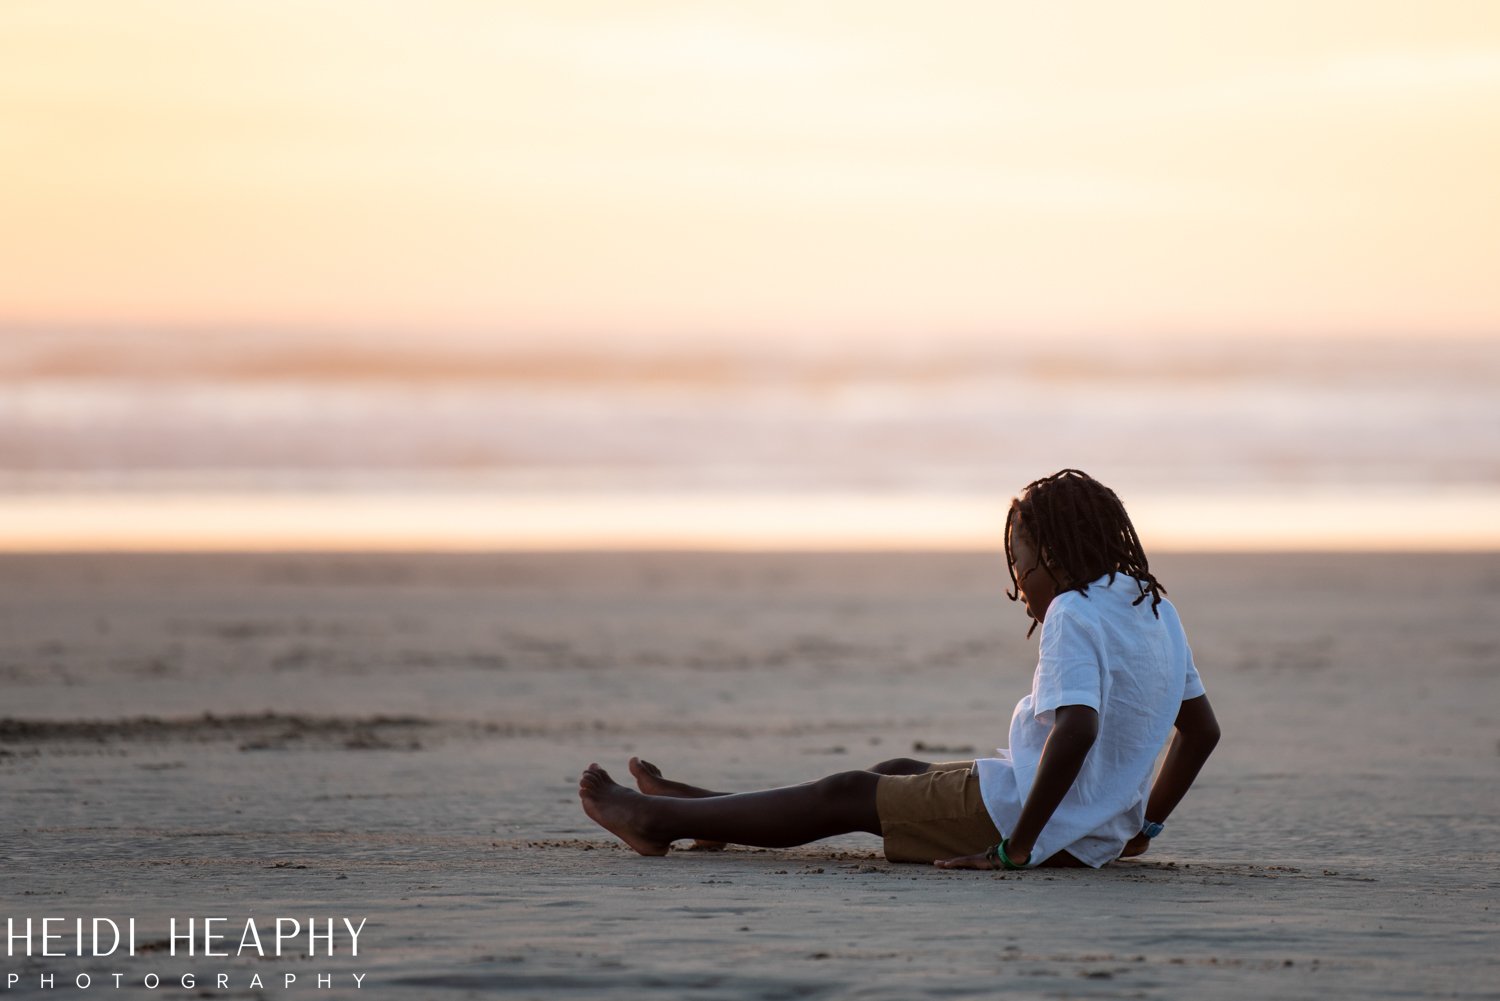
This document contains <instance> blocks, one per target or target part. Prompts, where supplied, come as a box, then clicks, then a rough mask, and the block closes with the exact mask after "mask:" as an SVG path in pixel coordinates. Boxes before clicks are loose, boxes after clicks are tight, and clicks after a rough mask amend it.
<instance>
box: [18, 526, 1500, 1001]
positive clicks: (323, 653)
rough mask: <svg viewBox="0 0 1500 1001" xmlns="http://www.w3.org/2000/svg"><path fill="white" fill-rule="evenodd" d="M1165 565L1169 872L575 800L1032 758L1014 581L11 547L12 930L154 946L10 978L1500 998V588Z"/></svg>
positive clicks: (1471, 568) (1376, 570) (734, 993)
mask: <svg viewBox="0 0 1500 1001" xmlns="http://www.w3.org/2000/svg"><path fill="white" fill-rule="evenodd" d="M1157 567H1158V569H1159V573H1160V576H1161V578H1162V579H1163V581H1164V582H1165V583H1166V584H1167V586H1168V588H1169V589H1170V590H1171V592H1172V598H1173V600H1174V601H1175V602H1176V603H1177V605H1178V608H1179V609H1180V610H1181V612H1182V614H1183V617H1184V620H1185V622H1186V625H1187V628H1188V633H1189V638H1190V640H1191V641H1192V643H1193V648H1194V652H1195V654H1196V657H1197V661H1198V663H1199V666H1200V668H1201V670H1202V672H1203V675H1204V680H1205V683H1206V684H1207V686H1208V690H1209V692H1210V694H1211V696H1212V698H1213V701H1214V705H1215V708H1216V710H1217V711H1218V714H1219V717H1220V721H1221V723H1222V724H1223V727H1224V730H1225V739H1224V742H1223V744H1221V746H1220V749H1219V751H1218V753H1217V754H1216V755H1215V757H1214V758H1213V760H1212V761H1211V762H1210V764H1209V766H1208V768H1207V770H1206V771H1205V773H1204V775H1203V776H1202V778H1201V779H1200V780H1199V783H1198V786H1197V787H1195V789H1194V790H1193V792H1192V794H1191V795H1190V796H1189V798H1188V799H1187V800H1186V801H1185V803H1184V804H1183V806H1182V807H1181V808H1180V809H1179V810H1178V812H1177V813H1176V814H1175V815H1174V816H1173V817H1172V819H1171V822H1170V823H1169V825H1168V829H1167V833H1166V834H1164V835H1163V837H1162V838H1161V839H1160V842H1159V844H1158V845H1157V846H1155V847H1154V848H1153V850H1152V852H1151V853H1150V854H1149V855H1147V856H1145V857H1144V858H1143V859H1141V860H1136V861H1132V862H1127V863H1117V864H1115V865H1112V866H1109V867H1106V868H1105V869H1103V870H1099V871H1067V870H1061V871H1059V870H1050V871H1047V872H1045V873H1043V872H1026V873H1019V874H989V873H955V872H939V871H936V870H929V869H926V868H923V867H917V866H899V865H891V864H889V863H886V862H885V861H884V860H883V859H882V858H881V857H880V854H879V842H878V841H877V840H876V839H874V838H871V837H868V836H864V835H851V836H848V837H844V838H838V839H835V840H833V841H829V842H823V843H820V844H817V845H810V846H806V847H804V848H799V849H795V850H785V851H781V850H777V851H757V850H750V849H735V848H731V849H730V850H728V851H726V852H723V853H704V852H690V851H674V852H673V853H672V854H671V855H669V856H668V857H666V858H660V859H658V858H641V857H638V856H636V855H634V854H633V853H631V852H629V851H628V850H626V849H624V848H623V847H622V846H621V845H620V844H619V843H618V842H616V841H615V840H614V839H613V838H611V837H610V836H608V835H607V834H605V833H604V832H603V831H600V830H599V829H597V828H595V827H594V826H593V825H592V824H591V823H590V822H589V821H588V820H587V818H586V817H584V815H583V813H582V811H581V810H580V809H579V807H578V801H577V797H576V792H575V788H576V783H577V775H578V772H579V770H580V769H581V768H582V767H583V766H584V765H586V764H587V763H588V762H589V761H593V760H597V761H599V762H601V763H602V764H604V765H605V766H606V767H607V768H610V769H611V770H612V771H613V772H614V773H615V775H616V777H617V778H620V779H624V778H625V775H626V773H625V761H626V759H627V758H628V757H629V756H630V755H631V754H637V753H638V754H642V755H644V756H646V757H648V758H650V759H651V760H653V761H655V762H657V763H658V764H660V765H661V766H662V768H663V769H664V770H665V772H666V773H667V774H668V776H670V777H677V778H682V779H686V780H689V781H694V782H700V783H702V784H705V785H710V786H716V787H727V788H752V787H759V786H765V785H771V784H779V783H783V782H788V781H800V780H803V779H808V778H814V777H817V776H819V775H822V774H826V773H828V772H832V771H839V770H844V769H848V768H854V767H860V766H862V765H867V764H871V763H873V762H875V761H879V760H882V759H884V758H890V757H898V756H915V757H927V758H931V759H947V758H953V757H961V756H966V755H969V754H986V753H991V749H992V748H993V747H994V745H995V744H996V743H1003V741H1004V737H1005V730H1006V725H1007V722H1008V719H1009V715H1010V711H1011V707H1012V706H1013V705H1014V703H1015V701H1016V699H1017V698H1019V697H1020V695H1021V694H1023V693H1024V691H1025V688H1026V686H1027V685H1028V684H1029V679H1030V675H1031V671H1032V667H1033V665H1034V662H1035V661H1034V656H1035V646H1034V643H1035V641H1034V640H1032V641H1027V640H1026V639H1025V638H1024V634H1025V631H1026V630H1025V621H1024V617H1023V615H1022V613H1021V611H1020V608H1019V606H1017V605H1012V604H1011V603H1009V602H1007V601H1006V600H1005V599H1004V596H1003V594H1002V591H1003V588H1004V586H1005V584H1006V583H1007V581H1006V578H1005V571H1004V565H1003V561H1002V560H1001V559H1000V558H999V557H997V556H995V555H993V554H976V555H959V554H943V555H934V554H903V555H896V554H846V555H834V554H828V555H815V554H785V555H775V554H764V555H745V554H740V555H714V554H670V555H668V554H660V555H652V554H597V555H586V554H577V555H538V554H526V555H504V554H497V555H476V556H471V557H470V556H450V555H444V556H403V555H373V554H372V555H367V556H354V555H318V556H297V555H254V556H250V555H217V556H213V555H204V556H144V555H140V556H110V555H98V556H92V555H76V556H31V555H28V556H8V557H0V595H3V598H0V625H3V629H0V684H3V688H0V691H3V693H4V703H3V706H0V796H3V797H4V802H5V804H6V808H5V811H4V815H3V819H0V854H3V856H4V861H5V865H4V866H3V868H0V902H3V905H4V910H3V916H4V917H7V918H15V919H18V920H24V919H25V918H26V917H32V918H34V919H37V920H40V919H41V918H43V917H66V918H68V919H69V922H68V923H67V925H66V928H67V929H68V934H67V935H66V936H65V938H64V940H63V943H62V944H63V945H64V946H65V947H66V948H67V949H68V950H69V951H72V945H73V936H72V928H73V925H72V923H71V919H72V918H74V917H83V918H92V917H96V916H104V917H110V918H114V919H116V920H118V921H119V922H120V923H121V924H122V925H123V924H124V919H126V918H130V917H133V918H135V919H136V922H137V927H138V949H137V952H138V954H137V955H136V956H134V957H121V956H118V955H116V956H111V957H105V958H93V957H88V956H85V957H83V958H78V957H75V956H72V955H69V956H66V957H46V958H44V957H40V956H34V957H31V958H29V959H28V958H26V957H24V956H15V957H11V958H8V959H6V960H4V965H3V967H0V984H4V983H5V982H6V979H5V978H6V976H7V975H9V974H11V973H14V974H17V975H18V982H17V983H16V984H15V986H13V987H11V988H10V989H9V991H8V994H9V995H11V996H16V997H25V996H48V997H58V996H72V997H88V996H94V995H99V994H108V995H109V996H115V997H148V996H150V997H178V996H181V997H188V996H194V997H196V996H214V997H258V996H266V997H285V998H292V997H296V996H299V995H315V996H320V997H368V996H371V994H372V993H373V995H374V996H376V997H430V998H455V999H457V998H463V997H469V996H502V997H517V998H525V997H546V998H553V997H577V998H595V997H618V998H622V999H623V998H632V999H633V998H640V997H647V996H649V997H691V998H706V999H717V998H725V999H750V998H835V997H839V998H842V997H861V998H891V999H902V998H913V997H929V996H931V997H938V996H941V997H949V998H952V997H970V996H972V997H991V996H995V995H996V994H1005V995H1006V996H1028V997H1029V996H1038V997H1101V998H1102V997H1145V998H1157V997H1160V998H1198V997H1209V998H1265V997H1272V996H1276V997H1292V998H1301V997H1306V998H1313V997H1319V998H1321V997H1328V996H1342V997H1432V996H1445V997H1464V998H1471V997H1472V998H1479V997H1496V996H1500V992H1497V988H1496V986H1495V985H1496V984H1500V963H1497V961H1496V959H1495V958H1494V956H1495V952H1496V950H1495V948H1494V946H1495V943H1496V942H1497V941H1500V875H1497V872H1500V867H1497V864H1500V742H1497V741H1500V632H1497V628H1496V626H1495V623H1496V622H1500V556H1497V555H1474V556H1460V555H1444V556H1410V555H1403V556H1377V555H1338V556H1315V555H1297V556H1233V557H1215V556H1206V555H1205V556H1171V557H1165V556H1164V557H1162V558H1160V559H1159V560H1158V561H1157ZM189 916H196V917H198V918H199V919H201V918H202V917H205V916H221V917H225V918H227V919H228V922H227V925H226V927H227V928H229V929H231V930H232V932H233V936H234V942H238V939H239V926H241V925H243V923H244V921H245V919H246V918H247V917H252V916H253V917H254V918H255V919H256V920H257V921H263V920H265V921H269V920H274V919H275V918H276V917H278V916H297V917H299V918H300V919H301V920H304V921H305V920H306V919H307V918H308V917H313V916H316V917H318V918H319V919H320V920H321V919H323V918H325V917H335V918H341V917H343V916H349V917H351V918H352V919H353V920H354V921H355V922H358V921H359V920H360V919H361V918H364V919H367V922H368V923H367V924H366V926H365V930H364V932H363V934H362V936H361V938H360V947H361V948H360V954H359V956H358V957H353V956H349V955H348V954H347V952H344V951H342V943H340V949H341V951H340V952H339V954H337V955H335V956H333V957H326V956H316V957H307V956H304V955H302V953H303V952H305V951H306V950H305V948H303V949H301V950H300V951H298V952H297V953H296V954H295V955H294V954H291V953H289V954H288V955H285V956H282V957H279V958H278V957H273V956H268V957H265V958H253V957H250V956H246V957H240V958H235V957H230V958H204V957H202V956H196V957H193V958H188V957H185V956H183V955H180V954H179V955H177V956H172V955H170V954H169V951H168V945H169V943H168V942H167V928H168V920H169V919H171V918H173V917H176V918H178V919H179V921H181V920H183V919H185V918H187V917H189ZM232 944H233V943H231V945H232ZM54 945H56V943H55V944H54ZM303 945H304V946H305V941H304V943H303ZM115 972H118V973H121V974H123V978H122V980H123V983H122V988H121V989H120V990H115V989H114V987H113V986H112V985H113V981H112V979H111V978H110V974H112V973H115ZM185 972H193V973H195V974H196V975H197V977H198V980H197V982H196V984H195V987H194V988H193V989H191V990H188V989H184V988H182V987H181V986H180V985H179V978H180V976H181V975H182V974H183V973H185ZM257 972H259V973H260V974H261V978H262V981H263V982H264V985H263V986H260V987H255V986H250V978H251V977H252V976H253V975H254V974H255V973H257ZM79 973H88V974H89V975H91V976H92V977H93V986H92V987H90V988H89V989H87V990H84V989H80V988H78V987H76V986H75V982H74V981H75V977H76V976H77V975H78V974H79ZM150 973H155V974H156V975H157V976H159V977H161V978H162V982H163V986H162V987H161V988H159V989H155V990H153V989H150V988H148V987H145V986H142V985H141V980H142V979H143V978H144V977H145V976H146V975H147V974H150ZM288 973H290V974H294V975H296V976H297V978H298V979H297V980H296V981H295V982H294V983H293V985H292V986H290V987H287V986H285V985H284V979H283V978H284V977H285V976H286V975H287V974H288ZM49 974H50V975H52V976H53V977H54V978H55V980H54V982H55V983H56V987H55V988H52V989H47V988H44V987H42V986H40V980H39V978H41V977H43V976H45V975H49ZM218 974H227V975H228V976H229V985H228V986H227V987H226V988H220V987H218V986H217V985H216V984H215V983H214V979H215V977H216V976H217V975H218ZM320 974H321V975H326V976H329V977H330V978H331V982H332V986H331V988H328V989H321V990H320V989H318V988H317V987H316V977H317V976H318V975H320ZM355 974H362V975H363V976H364V978H365V979H364V981H363V986H362V987H360V988H358V989H356V988H355V987H354V983H353V979H352V978H353V975H355Z"/></svg>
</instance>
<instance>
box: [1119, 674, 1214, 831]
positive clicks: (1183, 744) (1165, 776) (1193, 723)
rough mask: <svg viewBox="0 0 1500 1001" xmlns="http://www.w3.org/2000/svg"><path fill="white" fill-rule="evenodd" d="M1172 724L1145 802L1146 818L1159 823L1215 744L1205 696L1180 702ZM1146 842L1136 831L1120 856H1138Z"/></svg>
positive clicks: (1209, 711) (1189, 784)
mask: <svg viewBox="0 0 1500 1001" xmlns="http://www.w3.org/2000/svg"><path fill="white" fill-rule="evenodd" d="M1176 727H1177V731H1176V733H1174V734H1173V736H1172V746H1171V747H1169V748H1168V749H1167V758H1166V761H1164V762H1162V766H1161V771H1160V772H1158V773H1157V776H1156V782H1155V783H1154V784H1153V785H1152V786H1151V798H1150V799H1149V800H1147V801H1146V819H1147V820H1148V821H1155V822H1157V823H1159V824H1160V823H1164V822H1165V821H1166V819H1167V817H1169V816H1171V813H1172V811H1173V810H1175V809H1176V808H1177V804H1178V803H1180V802H1182V797H1184V796H1186V795H1187V791H1188V789H1189V788H1191V786H1192V784H1193V780H1194V779H1196V778H1197V777H1198V772H1199V770H1200V769H1202V768H1203V763H1204V762H1205V761H1207V760H1208V756H1209V755H1210V754H1212V753H1213V752H1214V747H1215V746H1216V745H1217V744H1218V743H1219V721H1218V720H1217V719H1215V718H1214V710H1213V706H1211V705H1209V704H1208V696H1207V695H1200V696H1198V697H1197V698H1196V699H1188V700H1187V701H1186V702H1184V703H1183V704H1182V708H1181V709H1179V710H1178V712H1177V723H1176ZM1150 843H1151V839H1150V838H1148V837H1146V836H1145V835H1144V834H1138V835H1136V836H1135V837H1134V838H1132V839H1131V840H1130V842H1129V843H1128V844H1127V845H1126V846H1125V851H1124V853H1123V854H1122V857H1123V858H1129V857H1130V856H1132V855H1139V854H1141V853H1142V852H1144V851H1145V850H1146V848H1147V847H1148V846H1149V845H1150Z"/></svg>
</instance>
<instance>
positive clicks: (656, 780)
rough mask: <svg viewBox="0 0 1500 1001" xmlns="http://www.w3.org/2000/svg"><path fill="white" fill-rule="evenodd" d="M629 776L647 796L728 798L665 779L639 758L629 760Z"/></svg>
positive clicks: (659, 771) (648, 763)
mask: <svg viewBox="0 0 1500 1001" xmlns="http://www.w3.org/2000/svg"><path fill="white" fill-rule="evenodd" d="M630 774H631V775H634V776H635V787H636V788H637V789H639V790H640V791H641V792H643V793H645V794H646V795H647V796H676V797H678V798H679V799H703V798H704V797H706V796H728V795H729V794H728V793H727V792H710V791H709V790H707V789H703V788H700V787H699V786H690V785H688V784H687V783H686V782H674V781H673V780H671V779H669V778H665V777H664V776H663V775H662V773H661V769H660V768H657V767H656V766H655V765H653V764H652V763H651V762H649V761H643V760H642V759H640V758H631V759H630Z"/></svg>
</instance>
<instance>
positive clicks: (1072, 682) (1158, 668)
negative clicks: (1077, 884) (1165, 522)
mask: <svg viewBox="0 0 1500 1001" xmlns="http://www.w3.org/2000/svg"><path fill="white" fill-rule="evenodd" d="M1138 597H1140V589H1139V587H1138V586H1137V582H1136V580H1135V578H1133V577H1129V576H1126V575H1125V574H1116V575H1115V578H1114V581H1113V583H1111V582H1110V579H1109V577H1108V575H1106V576H1103V577H1100V578H1099V579H1098V580H1096V581H1093V582H1092V583H1091V584H1089V587H1088V593H1087V594H1084V593H1081V592H1078V591H1065V592H1063V593H1062V594H1059V595H1058V596H1057V597H1056V598H1054V599H1053V600H1052V604H1051V605H1050V606H1048V608H1047V617H1046V619H1045V621H1043V623H1042V634H1041V649H1040V652H1039V655H1038V659H1037V667H1036V674H1035V675H1034V676H1033V678H1032V683H1031V693H1030V694H1028V695H1027V696H1026V697H1025V698H1023V699H1021V701H1020V702H1018V703H1016V710H1015V713H1014V714H1013V715H1012V716H1011V721H1010V747H1009V749H1005V748H1000V749H998V754H999V757H995V758H980V759H979V760H978V761H977V762H976V763H975V765H976V768H977V770H978V773H979V789H980V794H981V796H982V797H983V798H984V805H985V807H986V808H987V809H988V810H989V812H990V817H991V819H993V820H994V821H995V826H996V827H998V828H999V829H1000V830H1001V831H1002V832H1006V834H1007V835H1008V834H1009V832H1010V831H1012V830H1014V829H1015V825H1016V821H1017V820H1018V819H1019V818H1020V816H1021V805H1022V804H1023V803H1025V801H1026V797H1027V795H1028V794H1029V793H1030V792H1031V786H1032V783H1033V781H1035V779H1036V771H1037V765H1038V764H1039V763H1040V761H1041V758H1042V747H1043V745H1045V744H1046V742H1047V735H1048V734H1049V733H1051V732H1052V722H1053V715H1054V713H1055V712H1056V710H1057V709H1058V708H1059V707H1060V706H1070V705H1081V706H1091V707H1092V708H1094V709H1095V710H1097V711H1098V713H1099V736H1098V738H1097V739H1096V740H1095V741H1094V746H1093V747H1092V748H1090V749H1089V754H1088V757H1087V758H1085V759H1084V762H1083V768H1082V770H1080V771H1079V773H1078V778H1077V780H1076V781H1075V782H1074V783H1073V787H1072V788H1071V789H1069V790H1068V794H1067V795H1066V796H1065V797H1063V801H1062V803H1061V804H1059V805H1058V808H1057V812H1056V813H1054V814H1053V815H1052V819H1051V820H1049V821H1048V822H1047V826H1046V827H1044V828H1043V829H1042V833H1041V836H1040V837H1038V838H1037V842H1036V846H1035V848H1034V849H1033V852H1032V858H1033V859H1034V860H1036V861H1040V860H1042V859H1046V858H1048V857H1050V856H1051V855H1054V854H1056V853H1057V852H1059V851H1063V850H1066V851H1068V852H1069V853H1070V854H1072V855H1073V856H1074V857H1076V858H1077V859H1079V861H1082V862H1085V863H1087V864H1088V865H1091V866H1101V865H1104V864H1105V863H1106V862H1109V861H1112V860H1113V859H1116V858H1118V857H1119V855H1120V852H1121V850H1122V849H1123V848H1124V847H1125V842H1127V841H1129V840H1130V839H1131V838H1133V837H1135V835H1136V834H1137V833H1139V832H1140V829H1141V824H1142V823H1143V822H1144V820H1145V815H1146V799H1147V797H1148V796H1149V795H1150V792H1151V778H1152V775H1153V773H1154V771H1155V767H1156V758H1157V755H1159V754H1160V753H1161V749H1162V747H1163V745H1165V743H1166V740H1167V737H1168V736H1170V735H1171V732H1172V725H1173V723H1174V722H1175V721H1176V719H1177V713H1178V710H1179V709H1180V708H1181V706H1182V703H1183V702H1184V701H1185V700H1187V699H1193V698H1197V697H1198V696H1200V695H1202V694H1203V682H1202V680H1201V679H1200V678H1199V676H1198V671H1197V669H1196V668H1195V667H1194V665H1193V654H1192V651H1191V650H1190V649H1189V648H1188V642H1187V636H1186V634H1184V632H1183V630H1182V622H1181V620H1180V619H1178V617H1177V609H1175V608H1173V607H1172V603H1171V602H1170V601H1167V600H1166V599H1165V598H1164V599H1162V602H1161V604H1160V605H1158V606H1157V608H1156V611H1157V613H1158V614H1157V615H1153V614H1152V613H1151V598H1150V597H1149V596H1148V597H1147V598H1146V599H1145V600H1144V601H1142V602H1141V603H1140V604H1138V605H1132V604H1131V602H1133V601H1135V599H1136V598H1138Z"/></svg>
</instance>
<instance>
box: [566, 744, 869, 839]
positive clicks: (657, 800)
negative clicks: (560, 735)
mask: <svg viewBox="0 0 1500 1001" xmlns="http://www.w3.org/2000/svg"><path fill="white" fill-rule="evenodd" d="M879 781H880V776H879V775H877V774H876V773H874V772H866V771H854V772H839V773H838V774H836V775H829V776H827V777H825V778H821V779H818V780H817V781H816V782H805V783H803V784H802V785H795V786H785V787H783V788H780V789H768V790H765V791H764V792H745V793H734V794H731V795H726V796H705V797H698V798H681V797H671V796H643V795H642V794H640V793H638V792H636V791H635V790H633V789H626V788H625V787H624V786H622V785H619V784H618V783H616V782H615V781H614V780H613V779H611V778H610V777H609V773H608V772H606V771H605V770H604V769H602V768H600V767H599V766H598V765H589V767H588V768H587V769H585V770H584V773H583V775H582V776H581V777H580V779H579V781H578V796H579V799H581V800H582V802H583V810H584V812H585V813H587V814H588V815H589V817H591V818H592V819H593V820H594V822H595V823H597V824H599V826H601V827H603V828H604V829H605V830H607V831H609V832H610V833H612V834H614V835H615V836H616V837H618V838H620V840H622V841H624V842H625V843H626V844H628V845H629V846H630V847H631V848H634V849H635V850H636V851H637V852H639V853H640V854H642V855H665V854H666V853H667V851H668V849H670V848H671V845H672V842H673V841H675V840H677V839H679V838H699V839H702V840H705V841H732V842H734V843H736V844H742V845H756V846H759V847H762V848H788V847H791V846H793V845H805V844H807V843H808V842H809V841H817V840H819V839H820V838H828V837H832V836H834V835H836V834H848V833H850V832H853V831H864V832H866V833H868V834H876V835H878V834H879V833H880V818H879V816H878V815H877V814H876V812H875V786H876V784H877V783H878V782H879Z"/></svg>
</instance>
